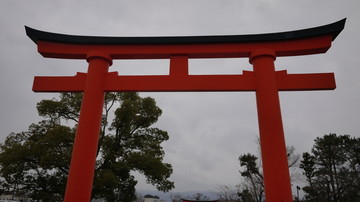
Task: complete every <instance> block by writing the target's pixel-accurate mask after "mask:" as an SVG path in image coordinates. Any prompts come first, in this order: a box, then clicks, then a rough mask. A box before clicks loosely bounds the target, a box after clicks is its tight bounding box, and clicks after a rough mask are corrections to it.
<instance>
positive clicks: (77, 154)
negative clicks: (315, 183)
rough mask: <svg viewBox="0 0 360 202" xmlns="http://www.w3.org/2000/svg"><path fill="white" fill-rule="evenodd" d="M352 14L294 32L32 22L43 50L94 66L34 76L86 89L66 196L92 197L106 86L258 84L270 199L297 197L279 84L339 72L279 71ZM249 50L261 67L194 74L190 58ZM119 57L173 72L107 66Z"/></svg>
mask: <svg viewBox="0 0 360 202" xmlns="http://www.w3.org/2000/svg"><path fill="white" fill-rule="evenodd" d="M345 20H346V19H343V20H340V21H338V22H335V23H332V24H328V25H324V26H320V27H315V28H310V29H303V30H296V31H290V32H281V33H270V34H258V35H230V36H190V37H187V36H183V37H96V36H75V35H64V34H56V33H49V32H43V31H39V30H35V29H32V28H29V27H26V33H27V35H28V36H29V37H30V38H31V39H32V40H33V41H34V42H35V43H36V44H37V46H38V51H39V52H40V53H41V55H42V56H44V57H49V58H64V59H84V60H87V62H88V63H89V67H88V72H87V73H78V74H77V75H76V76H70V77H35V79H34V85H33V90H34V91H35V92H84V95H83V101H82V106H81V112H80V118H79V123H78V129H77V132H76V138H75V143H74V148H73V152H72V159H71V164H70V171H69V177H68V181H67V187H66V192H65V201H66V202H78V201H90V197H91V190H92V183H93V176H94V167H95V161H96V151H97V145H98V137H99V131H100V124H101V115H102V106H103V102H104V92H111V91H118V92H120V91H255V92H256V102H257V109H258V120H259V131H260V142H261V153H262V161H263V172H264V183H265V193H266V200H267V201H269V202H273V201H276V202H278V201H284V202H288V201H292V193H291V185H290V177H289V170H288V163H287V154H286V146H285V139H284V131H283V125H282V119H281V111H280V103H279V95H278V91H300V90H332V89H335V87H336V86H335V79H334V74H333V73H319V74H287V72H286V70H285V71H275V66H274V60H275V59H276V58H277V57H282V56H297V55H308V54H318V53H325V52H326V51H327V50H328V49H329V48H330V47H331V42H332V41H333V40H334V39H335V38H336V37H337V35H338V34H339V33H340V32H341V31H342V29H343V28H344V25H345ZM239 57H248V58H249V60H250V63H251V64H252V65H253V69H254V71H244V72H243V74H242V75H189V74H188V59H189V58H190V59H192V58H239ZM114 59H170V73H169V75H156V76H122V75H118V73H117V72H108V69H109V66H111V65H112V60H114Z"/></svg>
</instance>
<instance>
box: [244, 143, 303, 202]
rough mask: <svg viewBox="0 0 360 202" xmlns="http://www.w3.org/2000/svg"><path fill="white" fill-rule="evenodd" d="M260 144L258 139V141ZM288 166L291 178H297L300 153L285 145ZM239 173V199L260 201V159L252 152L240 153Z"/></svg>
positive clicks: (262, 192) (261, 192) (262, 182)
mask: <svg viewBox="0 0 360 202" xmlns="http://www.w3.org/2000/svg"><path fill="white" fill-rule="evenodd" d="M259 144H260V141H259ZM286 151H287V159H288V166H289V170H290V174H291V178H292V180H296V179H297V177H298V176H297V170H296V167H297V166H298V164H299V161H300V155H299V154H296V153H295V149H294V147H293V146H290V147H287V148H286ZM259 156H260V154H259ZM239 161H240V167H241V170H240V174H241V176H242V177H244V182H243V183H242V185H240V187H241V188H240V190H239V193H238V195H239V198H240V199H241V200H240V199H239V200H240V201H249V202H262V201H264V199H265V187H264V177H263V173H262V166H261V160H260V159H259V158H258V156H255V155H254V154H251V153H247V154H243V155H240V157H239Z"/></svg>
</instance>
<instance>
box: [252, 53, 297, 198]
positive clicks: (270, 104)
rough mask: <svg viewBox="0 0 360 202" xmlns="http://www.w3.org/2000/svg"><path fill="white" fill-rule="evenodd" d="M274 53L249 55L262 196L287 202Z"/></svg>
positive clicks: (287, 182) (287, 178) (287, 179)
mask: <svg viewBox="0 0 360 202" xmlns="http://www.w3.org/2000/svg"><path fill="white" fill-rule="evenodd" d="M275 59H276V58H275V53H274V51H272V50H258V51H254V52H252V53H251V56H250V63H252V64H253V67H254V72H255V77H256V78H255V80H256V81H255V82H256V103H257V110H258V120H259V130H260V143H261V154H262V164H263V173H264V184H265V195H266V201H267V202H281V201H282V202H291V201H292V193H291V184H290V175H289V168H288V162H287V154H286V146H285V138H284V130H283V125H282V119H281V110H280V101H279V93H278V87H277V83H276V74H275V66H274V60H275Z"/></svg>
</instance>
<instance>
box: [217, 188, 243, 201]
mask: <svg viewBox="0 0 360 202" xmlns="http://www.w3.org/2000/svg"><path fill="white" fill-rule="evenodd" d="M217 195H218V197H219V200H220V201H221V202H237V201H241V200H240V198H241V194H240V190H239V186H235V188H233V187H231V186H226V185H221V186H218V187H217Z"/></svg>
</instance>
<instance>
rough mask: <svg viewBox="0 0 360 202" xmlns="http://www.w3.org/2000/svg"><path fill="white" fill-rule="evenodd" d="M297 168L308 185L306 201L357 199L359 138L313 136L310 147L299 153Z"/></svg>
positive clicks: (347, 201) (344, 201) (348, 200)
mask: <svg viewBox="0 0 360 202" xmlns="http://www.w3.org/2000/svg"><path fill="white" fill-rule="evenodd" d="M300 168H302V169H303V171H304V175H305V176H306V180H307V182H308V186H306V187H304V188H303V190H304V191H305V193H306V196H305V197H306V199H307V200H308V201H341V202H350V201H352V202H353V201H359V198H360V193H359V190H360V138H351V137H350V136H349V135H339V136H338V135H336V134H329V135H324V136H323V137H321V138H320V137H318V138H316V139H315V144H314V146H313V148H312V150H311V154H310V153H308V152H305V153H303V160H302V161H301V164H300Z"/></svg>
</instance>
